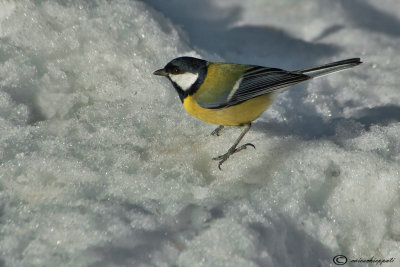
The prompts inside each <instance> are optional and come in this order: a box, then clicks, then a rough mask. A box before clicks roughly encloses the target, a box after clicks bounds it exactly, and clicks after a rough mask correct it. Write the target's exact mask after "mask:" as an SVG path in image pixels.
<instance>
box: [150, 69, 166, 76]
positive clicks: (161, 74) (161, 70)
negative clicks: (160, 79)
mask: <svg viewBox="0 0 400 267" xmlns="http://www.w3.org/2000/svg"><path fill="white" fill-rule="evenodd" d="M153 74H154V75H158V76H168V73H167V72H166V71H165V70H164V69H159V70H156V71H155V72H153Z"/></svg>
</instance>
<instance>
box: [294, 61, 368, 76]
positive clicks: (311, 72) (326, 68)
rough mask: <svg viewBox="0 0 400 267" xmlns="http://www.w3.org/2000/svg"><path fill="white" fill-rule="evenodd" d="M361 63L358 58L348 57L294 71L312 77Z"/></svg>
mask: <svg viewBox="0 0 400 267" xmlns="http://www.w3.org/2000/svg"><path fill="white" fill-rule="evenodd" d="M361 63H362V62H361V61H360V59H359V58H350V59H345V60H341V61H337V62H332V63H329V64H326V65H322V66H319V67H315V68H311V69H305V70H298V71H296V72H299V73H302V74H305V75H308V76H310V77H312V78H315V77H318V76H323V75H326V74H329V73H332V72H336V71H341V70H344V69H348V68H352V67H354V66H357V65H359V64H361Z"/></svg>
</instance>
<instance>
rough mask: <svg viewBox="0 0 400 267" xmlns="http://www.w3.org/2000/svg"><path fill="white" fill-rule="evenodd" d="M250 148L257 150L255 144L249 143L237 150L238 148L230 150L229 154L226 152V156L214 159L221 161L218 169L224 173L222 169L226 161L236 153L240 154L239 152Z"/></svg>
mask: <svg viewBox="0 0 400 267" xmlns="http://www.w3.org/2000/svg"><path fill="white" fill-rule="evenodd" d="M248 146H251V147H253V148H254V149H256V147H255V146H254V145H253V144H251V143H247V144H244V145H242V146H240V147H237V148H236V147H231V148H230V149H229V150H228V152H226V153H225V154H223V155H221V156H218V157H215V158H213V160H219V163H218V169H220V170H221V171H222V169H221V165H222V163H224V162H225V161H227V160H228V159H229V157H230V156H231V155H233V154H235V153H237V152H239V151H242V150H243V149H246V148H247V147H248Z"/></svg>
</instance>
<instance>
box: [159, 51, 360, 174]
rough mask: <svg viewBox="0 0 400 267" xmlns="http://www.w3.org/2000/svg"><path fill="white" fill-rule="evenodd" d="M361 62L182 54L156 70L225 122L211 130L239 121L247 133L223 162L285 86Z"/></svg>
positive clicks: (202, 111)
mask: <svg viewBox="0 0 400 267" xmlns="http://www.w3.org/2000/svg"><path fill="white" fill-rule="evenodd" d="M359 64H361V61H360V59H359V58H351V59H346V60H341V61H337V62H333V63H329V64H326V65H322V66H319V67H315V68H311V69H304V70H296V71H286V70H282V69H278V68H268V67H262V66H256V65H242V64H234V63H223V62H209V61H206V60H203V59H199V58H194V57H178V58H175V59H173V60H172V61H170V62H169V63H168V64H167V65H166V66H165V67H164V68H162V69H159V70H156V71H155V72H154V73H153V74H154V75H159V76H165V77H167V78H168V79H169V80H170V81H171V83H172V84H173V86H174V88H175V90H176V92H177V93H178V95H179V98H180V100H181V101H182V104H183V107H184V108H185V109H186V111H187V112H188V113H189V114H190V115H192V116H194V117H196V118H198V119H200V120H202V121H205V122H208V123H212V124H216V125H219V126H218V128H216V129H215V130H214V131H213V132H212V133H211V134H212V135H217V136H219V133H220V131H221V130H222V129H223V128H224V126H238V127H240V128H241V129H242V133H241V134H240V136H239V137H238V138H237V139H236V141H235V143H234V144H233V145H232V146H231V147H230V148H229V150H228V151H227V152H226V153H225V154H223V155H221V156H218V157H215V158H213V159H214V160H219V164H218V168H219V169H220V170H221V165H222V163H224V162H225V161H226V160H227V159H228V158H229V157H230V156H231V155H232V154H234V153H237V152H239V151H241V150H243V149H246V148H247V147H248V146H252V147H253V148H255V146H254V145H253V144H251V143H246V144H244V145H242V146H239V147H238V145H239V143H240V141H241V140H242V139H243V137H244V136H245V134H246V133H247V132H248V131H249V130H250V127H251V122H252V121H254V120H255V119H257V118H258V117H259V116H260V115H261V114H262V113H263V112H264V111H265V110H266V109H267V108H268V107H269V106H270V105H271V104H272V102H273V100H274V98H275V96H276V95H277V94H278V93H279V92H281V91H282V89H283V88H286V87H289V86H292V85H295V84H297V83H300V82H303V81H306V80H309V79H312V78H316V77H319V76H322V75H326V74H329V73H332V72H336V71H340V70H344V69H347V68H351V67H354V66H357V65H359Z"/></svg>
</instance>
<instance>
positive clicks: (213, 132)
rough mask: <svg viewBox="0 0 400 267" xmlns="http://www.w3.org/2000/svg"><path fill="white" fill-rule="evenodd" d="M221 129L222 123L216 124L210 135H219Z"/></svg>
mask: <svg viewBox="0 0 400 267" xmlns="http://www.w3.org/2000/svg"><path fill="white" fill-rule="evenodd" d="M222 129H224V126H223V125H220V126H218V128H217V129H215V130H214V131H212V133H211V135H216V136H219V132H221V130H222Z"/></svg>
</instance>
